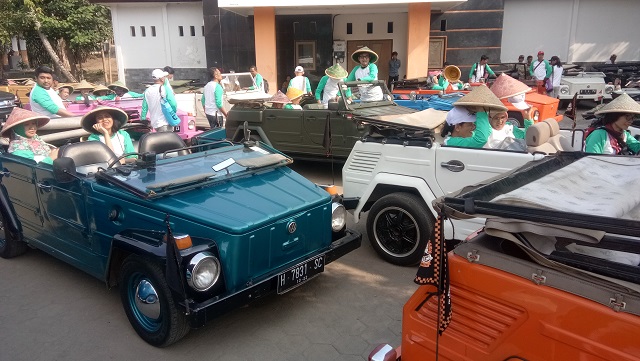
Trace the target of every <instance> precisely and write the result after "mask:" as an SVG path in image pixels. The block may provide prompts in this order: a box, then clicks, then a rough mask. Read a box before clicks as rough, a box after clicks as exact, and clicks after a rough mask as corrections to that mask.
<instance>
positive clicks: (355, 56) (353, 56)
mask: <svg viewBox="0 0 640 361" xmlns="http://www.w3.org/2000/svg"><path fill="white" fill-rule="evenodd" d="M360 53H368V54H369V62H370V63H375V62H376V61H378V54H376V52H375V51H373V50H371V49H369V48H368V47H366V46H363V47H361V48H360V49H358V50H356V51H354V52H353V54H351V59H353V61H355V62H356V63H359V62H360V60H359V59H358V57H359V56H360Z"/></svg>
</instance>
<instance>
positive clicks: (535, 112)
mask: <svg viewBox="0 0 640 361" xmlns="http://www.w3.org/2000/svg"><path fill="white" fill-rule="evenodd" d="M538 119H540V111H538V109H536V110H534V111H533V122H534V123H536V122H538Z"/></svg>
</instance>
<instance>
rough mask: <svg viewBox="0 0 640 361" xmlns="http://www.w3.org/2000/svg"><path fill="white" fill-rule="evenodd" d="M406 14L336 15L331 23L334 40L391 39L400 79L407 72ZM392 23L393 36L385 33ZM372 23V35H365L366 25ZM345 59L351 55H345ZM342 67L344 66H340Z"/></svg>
mask: <svg viewBox="0 0 640 361" xmlns="http://www.w3.org/2000/svg"><path fill="white" fill-rule="evenodd" d="M407 16H408V15H407V13H395V14H360V15H337V16H336V17H335V19H334V23H333V39H334V40H346V41H349V40H381V39H392V40H393V50H392V51H397V52H398V59H400V62H401V64H402V66H401V67H400V79H402V77H403V76H404V75H405V74H406V71H407V32H408V28H407ZM390 21H392V22H393V34H389V33H387V23H388V22H390ZM371 22H372V23H373V33H372V34H367V23H371ZM347 23H351V24H353V25H352V31H353V33H352V34H347ZM346 56H347V58H350V57H351V54H346ZM341 65H342V66H343V67H344V66H345V64H341Z"/></svg>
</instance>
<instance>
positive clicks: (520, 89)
mask: <svg viewBox="0 0 640 361" xmlns="http://www.w3.org/2000/svg"><path fill="white" fill-rule="evenodd" d="M491 91H492V92H493V94H495V95H496V96H497V97H498V99H506V98H509V97H512V96H515V95H518V94H523V93H528V92H530V91H531V88H530V87H528V86H527V85H526V84H525V83H523V82H521V81H519V80H516V79H514V78H512V77H510V76H508V75H506V74H502V75H500V76H499V77H498V78H497V79H496V81H494V82H493V85H491Z"/></svg>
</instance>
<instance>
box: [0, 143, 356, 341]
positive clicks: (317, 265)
mask: <svg viewBox="0 0 640 361" xmlns="http://www.w3.org/2000/svg"><path fill="white" fill-rule="evenodd" d="M138 147H139V149H138V152H139V153H136V154H137V155H138V157H139V158H138V159H137V161H136V162H135V163H127V164H125V165H120V163H119V161H118V158H117V157H116V156H115V155H114V154H113V152H112V151H111V150H110V149H109V148H108V147H107V146H106V145H104V144H103V143H101V142H81V143H72V144H68V145H64V146H62V147H60V148H59V152H58V158H57V159H56V160H55V161H54V162H53V166H51V165H48V164H44V163H35V162H34V161H33V160H31V159H27V158H23V157H19V156H15V155H13V154H8V153H5V152H2V153H0V162H2V167H3V170H4V171H3V173H2V175H1V176H2V177H3V178H2V182H1V183H0V200H1V202H0V203H1V206H0V220H1V221H2V223H1V224H2V233H1V234H0V257H3V258H12V257H17V256H19V255H21V254H23V253H24V252H26V251H27V250H28V249H29V247H34V248H38V249H40V250H42V251H43V252H46V253H49V254H50V255H52V256H54V257H57V258H59V259H60V260H62V261H64V262H67V263H69V264H71V265H73V266H75V267H77V268H79V269H80V270H82V271H84V272H86V273H88V274H90V275H92V276H94V277H96V278H98V279H100V280H101V281H104V282H105V284H106V285H107V286H108V287H115V286H118V288H119V292H120V298H121V301H122V305H123V308H124V311H125V313H126V315H127V317H128V319H129V321H130V323H131V326H132V327H133V328H134V330H135V331H136V332H137V333H138V335H139V336H140V337H141V338H142V339H143V340H144V341H146V342H148V343H149V344H151V345H154V346H159V347H163V346H168V345H170V344H172V343H174V342H176V341H178V340H180V339H181V338H182V337H183V336H184V335H185V334H186V333H187V332H188V331H189V330H190V329H191V328H197V327H201V326H203V325H204V324H205V323H206V322H208V321H211V320H212V319H214V318H215V317H217V316H219V315H221V314H223V313H225V312H228V311H229V310H232V309H236V308H239V307H241V306H243V305H245V304H247V303H249V302H251V301H253V300H254V299H257V298H260V297H263V296H266V295H268V294H271V293H278V294H282V293H285V292H288V291H290V290H292V289H294V288H296V287H298V286H300V285H301V284H303V283H305V282H307V281H309V280H311V279H312V278H314V277H316V276H318V275H320V274H321V273H322V272H323V271H324V269H325V265H326V264H328V263H330V262H332V261H335V260H336V259H338V258H340V257H341V256H343V255H345V254H347V253H348V252H350V251H352V250H354V249H356V248H358V247H359V246H360V241H361V237H362V236H361V235H360V234H359V233H357V232H354V231H351V230H349V229H347V228H346V212H345V210H344V207H343V206H342V205H341V204H340V203H339V202H338V201H337V199H336V198H333V197H332V196H330V195H329V193H327V191H325V190H324V189H322V188H320V187H319V186H317V185H315V184H313V183H311V182H310V181H308V180H307V179H305V178H304V177H302V176H301V175H299V174H297V173H296V172H294V171H293V170H291V169H290V168H289V167H288V165H289V164H290V163H291V162H292V160H291V158H289V157H287V156H285V155H283V154H281V153H279V152H277V151H276V150H274V149H272V148H270V147H268V146H266V145H264V144H256V143H253V142H245V143H243V144H238V143H235V144H234V143H230V142H226V141H225V142H224V144H218V145H217V147H209V145H207V144H203V143H200V145H199V146H197V147H185V144H184V142H183V141H182V140H181V139H180V137H178V136H177V135H176V134H175V133H168V132H164V133H149V134H146V135H145V136H143V138H141V139H140V142H139V145H138ZM124 156H127V154H124V155H123V156H122V157H124ZM335 286H336V287H339V283H336V285H335ZM80 327H88V328H90V327H91V326H90V325H83V326H82V325H81V326H80Z"/></svg>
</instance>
